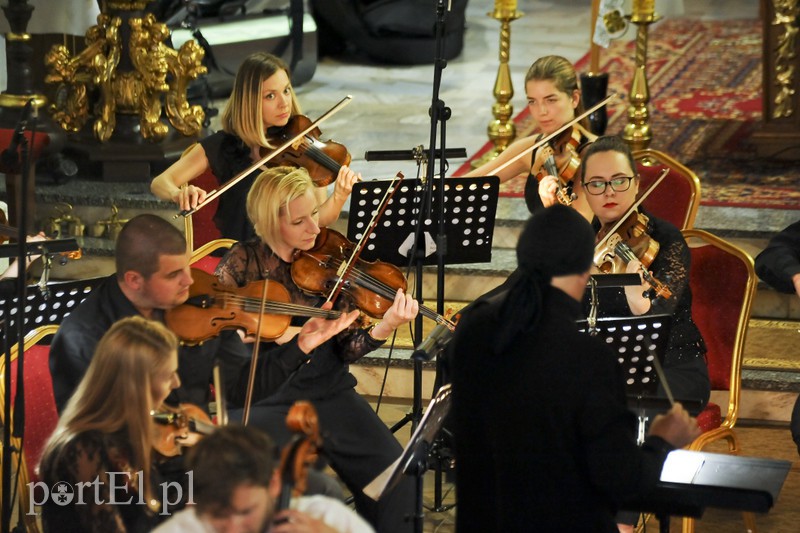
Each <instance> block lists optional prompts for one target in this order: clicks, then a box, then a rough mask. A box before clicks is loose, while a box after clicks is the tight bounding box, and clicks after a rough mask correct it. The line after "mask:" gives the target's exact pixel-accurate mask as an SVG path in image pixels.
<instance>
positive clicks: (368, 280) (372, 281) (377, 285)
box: [331, 259, 450, 323]
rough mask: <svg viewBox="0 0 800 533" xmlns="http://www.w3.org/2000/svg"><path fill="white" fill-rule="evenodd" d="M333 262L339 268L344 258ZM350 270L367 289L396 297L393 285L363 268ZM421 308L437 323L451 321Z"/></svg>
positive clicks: (386, 296)
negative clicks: (362, 269) (365, 271)
mask: <svg viewBox="0 0 800 533" xmlns="http://www.w3.org/2000/svg"><path fill="white" fill-rule="evenodd" d="M331 263H332V266H333V267H334V268H336V269H338V268H339V266H341V264H342V260H340V259H331ZM350 272H351V273H352V278H353V280H354V281H356V282H357V283H358V284H359V285H361V286H362V287H364V288H365V289H369V290H371V291H373V292H375V293H376V294H378V296H383V297H384V298H386V299H389V300H392V299H394V294H395V293H396V292H397V289H395V288H394V287H392V286H391V285H388V284H386V283H384V282H382V281H381V280H379V279H377V278H374V277H373V276H370V275H369V274H366V273H364V272H362V271H361V270H358V269H357V268H354V269H352V270H351V271H350ZM419 310H420V312H421V313H422V315H423V316H426V317H427V318H430V319H432V320H435V321H436V322H437V323H445V322H446V323H450V321H449V320H447V319H445V318H444V317H442V316H441V315H440V314H439V313H437V312H435V311H433V310H432V309H429V308H427V307H425V306H424V305H420V306H419ZM442 321H445V322H442Z"/></svg>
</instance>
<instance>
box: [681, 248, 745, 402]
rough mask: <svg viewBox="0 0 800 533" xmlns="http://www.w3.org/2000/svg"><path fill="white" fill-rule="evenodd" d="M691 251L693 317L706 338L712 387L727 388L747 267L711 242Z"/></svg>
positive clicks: (728, 386) (690, 277) (690, 276)
mask: <svg viewBox="0 0 800 533" xmlns="http://www.w3.org/2000/svg"><path fill="white" fill-rule="evenodd" d="M690 251H691V254H692V266H691V270H690V272H689V283H690V286H691V288H692V318H693V319H694V321H695V323H696V324H697V327H698V328H699V329H700V333H702V334H703V339H704V340H705V341H706V347H707V349H708V352H707V356H706V357H707V361H708V375H709V378H710V380H711V388H712V389H713V390H728V389H729V388H730V377H731V364H732V356H733V349H734V341H735V339H736V330H737V326H738V324H739V313H740V312H741V310H742V305H743V303H744V297H745V287H746V286H747V281H748V271H747V267H746V266H745V265H744V263H742V261H741V260H740V259H739V258H737V257H735V256H733V255H731V254H729V253H728V252H726V251H724V250H721V249H719V248H717V247H715V246H712V245H707V246H700V247H696V248H690ZM723 273H724V275H722V274H723Z"/></svg>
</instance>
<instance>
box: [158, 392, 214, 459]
mask: <svg viewBox="0 0 800 533" xmlns="http://www.w3.org/2000/svg"><path fill="white" fill-rule="evenodd" d="M150 416H151V417H152V418H153V422H155V426H156V430H157V437H156V442H155V444H154V445H153V448H154V449H155V450H156V451H157V452H158V453H160V454H161V455H162V456H164V457H175V456H177V455H180V454H181V451H182V450H183V448H184V447H185V446H188V445H190V444H193V443H194V442H193V441H191V440H189V439H190V436H191V435H190V434H191V433H194V434H196V435H198V436H201V435H210V434H211V432H213V431H214V430H215V429H216V426H215V425H214V424H213V423H212V422H211V418H210V417H209V416H208V414H207V413H206V412H205V411H203V409H201V408H200V407H198V406H197V405H194V404H191V403H182V404H180V405H178V406H177V407H171V406H168V405H166V404H165V405H162V406H161V407H160V408H159V409H157V410H154V411H151V412H150Z"/></svg>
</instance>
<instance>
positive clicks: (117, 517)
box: [63, 438, 136, 532]
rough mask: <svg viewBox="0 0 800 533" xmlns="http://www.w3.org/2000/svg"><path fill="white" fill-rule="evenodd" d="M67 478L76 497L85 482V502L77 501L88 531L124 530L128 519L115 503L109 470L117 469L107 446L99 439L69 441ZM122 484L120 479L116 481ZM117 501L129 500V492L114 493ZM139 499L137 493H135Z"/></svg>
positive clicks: (82, 520) (80, 518) (80, 517)
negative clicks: (110, 457)
mask: <svg viewBox="0 0 800 533" xmlns="http://www.w3.org/2000/svg"><path fill="white" fill-rule="evenodd" d="M63 464H64V465H65V470H66V472H64V473H65V474H66V476H65V477H66V478H67V479H70V480H71V482H72V485H73V487H75V492H76V494H75V497H76V498H77V497H78V494H77V493H78V490H79V489H78V486H77V484H78V483H80V484H82V485H81V486H82V487H83V488H82V491H83V496H82V498H83V502H84V505H77V504H76V505H75V506H74V508H75V512H76V514H77V516H78V520H79V521H80V523H81V526H82V527H83V529H84V530H85V531H92V532H94V531H97V532H125V531H127V528H126V527H125V522H124V520H123V517H122V515H121V514H120V506H119V505H112V504H111V503H109V502H110V501H111V498H112V495H111V493H110V490H109V486H110V479H109V476H108V472H115V471H118V470H119V468H117V467H115V466H112V461H111V460H110V459H109V455H108V450H107V449H105V447H104V446H103V444H102V442H101V441H100V440H98V439H89V438H81V439H79V441H77V442H74V443H72V444H71V445H68V449H67V450H66V451H65V455H64V458H63ZM117 485H119V481H117ZM115 497H116V498H117V501H126V500H127V499H128V498H129V497H130V494H128V495H122V496H121V495H120V494H119V491H118V492H117V494H115ZM133 498H134V499H136V496H133Z"/></svg>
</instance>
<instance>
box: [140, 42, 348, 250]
mask: <svg viewBox="0 0 800 533" xmlns="http://www.w3.org/2000/svg"><path fill="white" fill-rule="evenodd" d="M298 115H300V105H299V103H298V102H297V98H296V97H295V94H294V90H293V89H292V85H291V82H290V75H289V67H288V66H286V64H285V63H284V62H283V61H281V60H280V59H279V58H277V57H275V56H273V55H272V54H267V53H264V52H257V53H255V54H252V55H250V56H248V57H247V58H246V59H245V60H244V62H243V63H242V65H241V66H240V67H239V70H238V72H237V74H236V79H235V80H234V83H233V89H232V91H231V95H230V97H229V99H228V103H227V105H226V106H225V109H224V111H223V112H222V116H221V122H222V131H219V132H217V133H214V134H213V135H210V136H209V137H206V138H205V139H203V140H201V141H200V142H199V143H197V144H195V145H194V146H193V147H192V148H190V149H189V150H188V151H187V152H186V153H185V154H184V156H183V157H181V158H180V159H179V160H178V161H176V162H175V163H174V164H173V165H171V166H170V167H169V168H167V170H165V171H164V172H163V173H162V174H160V175H158V176H156V177H155V179H153V182H152V183H151V185H150V190H151V191H152V192H153V194H155V195H156V196H158V197H159V198H161V199H163V200H171V201H173V202H175V203H176V204H178V205H179V206H180V208H181V209H183V210H188V209H191V208H194V207H196V206H197V204H199V203H201V202H203V200H205V198H206V193H207V191H205V190H203V189H201V188H199V187H196V186H194V185H191V184H190V182H191V181H192V180H193V179H195V178H197V177H198V176H200V175H201V174H203V173H204V172H206V170H208V169H211V171H212V172H213V174H214V175H215V176H216V177H217V179H218V180H219V182H220V184H223V183H225V182H227V181H229V180H231V179H232V178H234V177H235V176H237V175H238V174H239V173H240V172H241V171H243V170H244V169H246V168H247V167H249V166H250V165H252V164H253V163H254V162H255V161H258V160H259V159H261V158H262V157H263V155H265V153H264V152H265V151H268V150H271V149H274V148H275V147H277V146H279V145H280V144H282V142H276V141H275V139H276V138H278V137H279V136H280V134H281V131H282V130H283V129H284V127H286V126H287V124H289V123H290V121H291V120H292V119H293V118H294V117H296V116H298ZM256 175H257V172H254V173H253V174H252V176H250V177H247V178H245V179H243V180H242V181H241V182H239V183H238V184H236V185H235V186H234V187H232V188H231V190H229V191H227V192H226V193H225V194H223V195H222V196H220V199H219V208H218V209H217V214H216V216H215V217H214V220H215V222H216V224H217V227H218V228H219V229H220V231H221V232H222V236H223V237H227V238H231V239H237V240H247V239H249V238H251V237H253V236H254V235H255V234H254V232H253V227H252V225H251V224H250V221H249V220H248V219H247V216H246V213H245V211H244V204H245V199H246V197H247V191H248V190H249V189H250V186H251V185H252V183H253V179H255V176H256ZM360 178H361V176H360V175H359V174H356V173H355V172H353V171H352V170H350V168H349V167H347V166H346V165H342V166H341V168H340V169H339V171H338V174H337V175H336V182H335V185H334V189H333V193H332V194H331V196H330V197H327V191H326V189H325V188H320V189H318V190H315V192H314V194H315V196H316V197H317V199H318V200H319V202H320V222H321V223H322V224H323V225H327V224H330V223H332V222H334V221H335V220H336V219H337V218H338V217H339V212H340V211H341V210H342V206H343V205H344V203H345V201H346V200H347V197H348V196H349V195H350V191H351V190H352V187H353V183H355V182H356V181H358V180H359V179H360ZM184 184H188V185H187V186H186V187H182V185H184ZM326 197H327V198H326Z"/></svg>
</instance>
